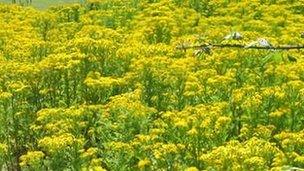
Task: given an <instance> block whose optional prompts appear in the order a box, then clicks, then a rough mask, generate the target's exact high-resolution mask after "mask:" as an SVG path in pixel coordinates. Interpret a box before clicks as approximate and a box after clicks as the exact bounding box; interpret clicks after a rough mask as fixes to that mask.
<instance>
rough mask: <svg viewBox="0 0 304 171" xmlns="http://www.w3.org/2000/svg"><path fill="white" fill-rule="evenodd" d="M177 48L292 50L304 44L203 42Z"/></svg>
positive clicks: (301, 47) (302, 47)
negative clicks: (270, 45)
mask: <svg viewBox="0 0 304 171" xmlns="http://www.w3.org/2000/svg"><path fill="white" fill-rule="evenodd" d="M176 48H177V49H180V50H184V51H186V50H187V49H202V48H239V49H265V50H292V49H304V45H280V46H273V47H264V46H250V47H247V46H246V45H242V44H202V45H191V46H188V45H179V46H177V47H176Z"/></svg>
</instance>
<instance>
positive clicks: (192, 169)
mask: <svg viewBox="0 0 304 171" xmlns="http://www.w3.org/2000/svg"><path fill="white" fill-rule="evenodd" d="M185 171H199V170H198V169H197V168H196V167H188V168H186V169H185Z"/></svg>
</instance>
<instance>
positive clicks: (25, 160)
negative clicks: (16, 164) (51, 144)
mask: <svg viewBox="0 0 304 171" xmlns="http://www.w3.org/2000/svg"><path fill="white" fill-rule="evenodd" d="M44 156H45V154H44V153H43V152H42V151H28V152H27V153H26V154H25V155H22V156H21V157H20V161H21V162H20V166H21V167H26V166H35V165H39V164H41V163H40V162H41V161H42V159H43V158H44Z"/></svg>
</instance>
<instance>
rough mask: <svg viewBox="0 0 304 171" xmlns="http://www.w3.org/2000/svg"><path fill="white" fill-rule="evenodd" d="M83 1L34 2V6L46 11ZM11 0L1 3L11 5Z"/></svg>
mask: <svg viewBox="0 0 304 171" xmlns="http://www.w3.org/2000/svg"><path fill="white" fill-rule="evenodd" d="M82 1H83V0H33V4H32V5H33V6H34V7H35V8H37V9H46V8H48V7H50V6H55V5H62V4H67V3H78V2H82ZM11 2H12V1H11V0H0V3H11Z"/></svg>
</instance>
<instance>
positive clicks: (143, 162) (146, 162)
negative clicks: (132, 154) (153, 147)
mask: <svg viewBox="0 0 304 171" xmlns="http://www.w3.org/2000/svg"><path fill="white" fill-rule="evenodd" d="M150 164H151V162H150V160H149V159H143V160H140V161H139V162H138V164H137V167H138V168H139V169H144V168H145V167H146V166H149V165H150Z"/></svg>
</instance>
